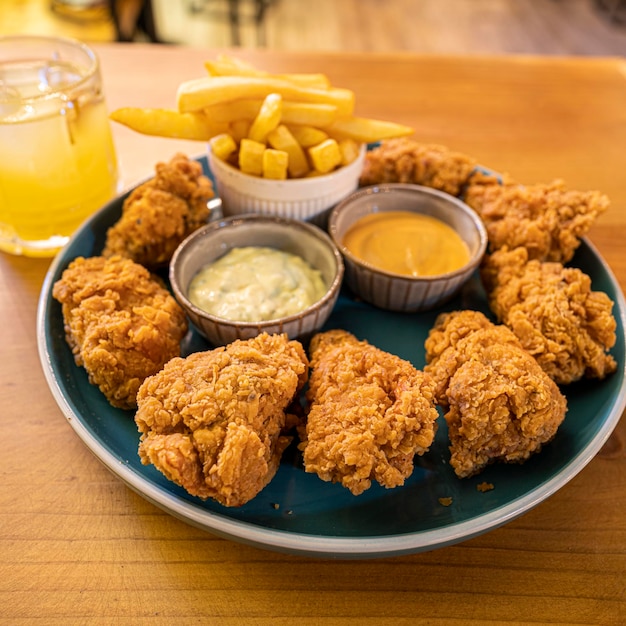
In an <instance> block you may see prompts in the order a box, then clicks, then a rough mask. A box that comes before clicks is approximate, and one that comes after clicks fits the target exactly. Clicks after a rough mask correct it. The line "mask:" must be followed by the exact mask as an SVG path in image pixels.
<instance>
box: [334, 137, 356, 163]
mask: <svg viewBox="0 0 626 626" xmlns="http://www.w3.org/2000/svg"><path fill="white" fill-rule="evenodd" d="M337 144H338V145H339V152H340V154H341V165H349V164H350V163H352V161H354V160H355V159H356V158H357V157H358V156H359V151H360V144H359V143H358V142H356V141H355V140H354V139H340V140H339V141H338V142H337Z"/></svg>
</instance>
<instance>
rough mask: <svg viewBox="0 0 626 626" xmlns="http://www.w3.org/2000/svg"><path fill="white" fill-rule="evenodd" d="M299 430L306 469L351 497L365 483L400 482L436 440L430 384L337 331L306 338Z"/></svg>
mask: <svg viewBox="0 0 626 626" xmlns="http://www.w3.org/2000/svg"><path fill="white" fill-rule="evenodd" d="M310 353H311V366H312V368H313V370H312V374H311V378H310V381H309V390H308V392H307V400H308V401H309V403H310V407H309V411H308V416H307V423H306V432H305V433H303V434H302V436H301V438H302V443H301V444H300V449H301V450H302V451H303V455H304V466H305V470H306V471H307V472H312V473H316V474H318V476H319V477H320V478H321V479H322V480H326V481H332V482H340V483H341V484H342V485H343V486H344V487H347V488H348V489H349V490H350V491H351V492H352V493H353V494H354V495H358V494H360V493H362V492H363V491H365V490H366V489H368V488H369V487H370V485H371V481H372V480H376V481H378V483H380V484H381V485H383V486H384V487H387V488H391V487H397V486H399V485H402V484H404V481H405V480H406V478H408V477H409V476H410V475H411V473H412V471H413V458H414V456H415V455H416V454H417V455H422V454H423V453H424V452H426V451H427V450H428V448H429V446H430V445H431V443H432V441H433V438H434V436H435V430H436V419H437V415H438V413H437V410H436V408H435V405H434V402H433V384H432V381H431V380H430V378H429V377H428V376H425V375H424V374H423V373H422V372H420V371H418V370H416V369H415V368H414V367H413V366H412V365H411V364H410V363H408V362H407V361H404V360H402V359H400V358H398V357H397V356H394V355H391V354H388V353H386V352H383V351H382V350H379V349H378V348H375V347H374V346H372V345H370V344H368V343H367V342H366V341H358V340H357V339H356V337H354V336H353V335H351V334H350V333H348V332H346V331H342V330H334V331H329V332H326V333H320V334H317V335H315V336H314V337H313V339H312V340H311V347H310Z"/></svg>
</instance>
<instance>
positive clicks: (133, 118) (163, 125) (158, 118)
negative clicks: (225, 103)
mask: <svg viewBox="0 0 626 626" xmlns="http://www.w3.org/2000/svg"><path fill="white" fill-rule="evenodd" d="M109 117H110V118H111V119H112V120H113V121H114V122H118V123H120V124H123V125H124V126H127V127H128V128H131V129H132V130H135V131H137V132H138V133H142V134H144V135H154V136H157V137H170V138H174V139H192V140H195V141H208V140H209V139H211V137H214V136H215V135H219V134H220V133H223V132H226V131H227V130H228V125H227V124H225V123H223V122H216V121H214V120H212V119H210V118H209V117H207V116H206V115H205V114H204V113H202V112H201V111H199V112H193V113H179V112H178V111H173V110H170V109H141V108H134V107H123V108H121V109H116V110H115V111H113V112H112V113H111V114H110V116H109Z"/></svg>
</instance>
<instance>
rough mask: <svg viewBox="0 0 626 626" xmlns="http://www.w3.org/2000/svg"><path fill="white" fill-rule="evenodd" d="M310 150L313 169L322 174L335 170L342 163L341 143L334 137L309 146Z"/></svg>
mask: <svg viewBox="0 0 626 626" xmlns="http://www.w3.org/2000/svg"><path fill="white" fill-rule="evenodd" d="M308 152H309V158H310V159H311V163H312V165H313V169H315V170H317V171H318V172H321V173H322V174H327V173H328V172H330V171H332V170H334V169H335V168H336V167H337V166H338V165H339V164H340V163H341V152H340V151H339V145H338V144H337V142H336V141H335V140H334V139H330V138H329V139H326V140H325V141H322V143H320V144H317V145H316V146H313V147H312V148H309V151H308Z"/></svg>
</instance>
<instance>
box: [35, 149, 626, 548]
mask: <svg viewBox="0 0 626 626" xmlns="http://www.w3.org/2000/svg"><path fill="white" fill-rule="evenodd" d="M201 162H202V164H203V166H204V167H205V171H207V173H208V170H207V164H206V160H204V159H201ZM124 197H125V196H122V197H120V198H117V199H116V200H114V201H112V202H110V203H109V204H108V205H106V206H105V207H104V208H103V209H102V210H101V211H100V212H98V213H97V214H95V215H94V216H93V217H92V218H91V219H90V220H89V221H87V222H86V223H85V224H84V225H83V226H82V227H81V229H80V230H79V231H78V232H77V233H76V235H75V236H74V237H73V238H72V239H71V241H70V242H69V243H68V245H67V246H66V247H65V248H64V249H63V250H62V251H61V252H60V253H59V255H58V256H57V258H56V259H55V260H54V262H53V263H52V265H51V267H50V270H49V272H48V275H47V277H46V280H45V283H44V285H43V289H42V293H41V298H40V303H39V311H38V320H37V336H38V345H39V351H40V357H41V362H42V365H43V369H44V372H45V375H46V378H47V381H48V384H49V385H50V389H51V390H52V393H53V395H54V398H55V400H56V402H57V403H58V405H59V407H60V408H61V410H62V412H63V414H64V415H65V417H66V418H67V420H68V422H69V423H70V425H71V427H72V428H73V429H74V430H75V432H76V433H77V434H78V436H79V437H80V438H81V439H82V441H83V442H84V443H85V444H86V445H87V447H88V448H89V449H90V450H91V451H92V452H93V453H94V454H95V455H96V457H98V459H100V461H102V462H103V463H104V465H105V466H106V467H108V468H109V469H110V470H111V471H112V472H113V473H114V474H115V475H116V476H118V477H119V478H120V479H122V480H123V481H124V482H125V483H126V484H127V485H128V486H129V487H130V488H132V489H134V490H135V491H136V492H138V493H139V494H140V495H141V496H143V497H144V498H145V499H147V500H149V501H150V502H152V503H154V504H155V505H157V506H158V507H161V508H162V509H164V510H165V511H167V512H169V513H170V514H172V515H174V516H176V517H178V518H180V519H182V520H184V521H186V522H188V523H190V524H193V525H195V526H199V527H200V528H203V529H205V530H207V531H209V532H211V533H214V534H216V535H219V536H222V537H226V538H229V539H234V540H237V541H241V542H244V543H248V544H252V545H255V546H259V547H263V548H268V549H273V550H279V551H284V552H289V553H295V554H306V555H313V556H325V557H333V558H370V557H380V556H390V555H399V554H406V553H412V552H419V551H424V550H431V549H434V548H438V547H442V546H447V545H451V544H454V543H457V542H460V541H463V540H466V539H469V538H470V537H474V536H476V535H479V534H481V533H484V532H486V531H488V530H491V529H493V528H496V527H498V526H500V525H502V524H505V523H506V522H509V521H511V520H512V519H514V518H516V517H517V516H519V515H521V514H523V513H525V512H526V511H528V510H529V509H531V508H532V507H534V506H535V505H537V504H539V503H540V502H541V501H543V500H545V499H546V498H548V497H549V496H551V495H552V494H553V493H555V492H556V491H557V490H558V489H560V488H561V487H563V486H564V485H565V484H566V483H567V482H568V481H570V480H571V479H572V478H573V477H574V476H575V475H576V474H577V473H578V472H580V471H581V470H582V469H583V468H584V467H585V465H587V463H589V461H591V459H592V458H593V457H594V456H595V455H596V453H597V452H598V451H599V450H600V448H601V447H602V445H603V444H604V442H605V441H606V440H607V438H608V437H609V435H610V434H611V432H612V431H613V429H614V428H615V426H616V424H617V422H618V420H619V418H620V416H621V414H622V411H623V410H624V406H625V405H626V394H625V393H624V373H625V372H624V363H625V359H624V351H625V341H624V311H625V310H626V307H625V303H624V297H623V295H622V293H621V291H620V289H619V286H618V284H617V282H616V280H615V278H614V277H613V275H612V273H611V271H610V270H609V268H608V267H607V265H606V264H605V263H604V262H603V260H602V258H601V257H600V255H599V254H598V252H597V251H596V250H595V249H594V248H593V247H592V246H591V245H590V244H589V243H588V242H586V241H585V242H583V244H582V245H581V247H580V249H579V250H578V252H577V254H576V257H575V258H574V260H573V262H572V265H575V266H577V267H580V268H582V269H583V270H584V271H585V272H587V273H588V274H589V275H590V276H591V278H592V281H593V288H594V289H595V290H601V291H605V292H606V293H608V295H609V296H610V297H611V298H612V299H613V301H614V302H615V310H614V312H615V314H616V317H617V343H616V346H615V348H614V349H613V351H612V353H613V355H614V357H615V358H616V359H617V361H618V363H619V364H620V367H619V368H618V371H617V372H616V373H615V374H614V375H612V376H610V377H609V378H608V379H606V380H604V381H600V382H599V381H584V382H581V383H577V384H575V385H571V386H569V387H567V388H565V389H564V392H565V394H566V396H567V398H568V402H569V411H568V413H567V416H566V418H565V421H564V423H563V424H562V426H561V428H560V429H559V431H558V433H557V436H556V438H555V439H554V440H553V441H552V442H551V443H550V444H549V445H547V446H545V447H544V449H543V450H542V452H541V453H540V454H538V455H535V456H534V457H533V458H531V459H530V460H528V461H527V462H526V463H525V464H524V465H502V464H498V465H492V466H490V467H489V468H487V469H486V470H485V471H484V472H483V473H482V474H480V475H479V476H476V477H474V478H469V479H464V480H460V479H458V478H457V477H456V476H455V474H454V472H453V470H452V469H451V467H450V466H449V465H448V463H447V460H448V456H449V455H448V443H447V432H446V428H445V422H444V420H443V419H440V427H439V431H438V433H437V437H436V440H435V442H434V444H433V446H432V447H431V449H430V451H429V452H428V453H427V454H425V455H424V456H423V457H420V458H418V459H417V460H416V461H415V471H414V472H413V475H412V476H411V477H410V478H409V479H408V480H407V482H406V484H405V485H404V486H403V487H399V488H396V489H391V490H386V489H384V488H382V487H379V486H378V485H374V486H372V488H371V489H369V490H368V491H366V492H365V493H363V494H362V495H360V496H353V495H351V494H350V492H349V491H347V490H346V489H345V488H343V487H341V486H340V485H337V484H331V483H326V482H323V481H321V480H320V479H319V478H318V477H317V476H316V475H313V474H306V473H305V472H304V470H303V468H302V464H301V458H300V456H299V453H298V451H297V449H296V446H295V445H294V444H292V446H291V447H290V448H288V450H287V451H286V453H285V455H284V457H283V460H282V463H281V466H280V469H279V471H278V473H277V475H276V476H275V478H274V479H273V481H272V482H271V483H270V484H269V485H268V486H267V487H266V488H265V489H264V490H263V491H262V492H261V493H260V494H259V495H258V496H257V497H256V498H255V499H254V500H252V501H251V502H249V503H248V504H246V505H244V506H242V507H240V508H226V507H223V506H221V505H220V504H217V503H215V502H213V501H206V502H203V501H202V500H200V499H198V498H195V497H193V496H190V495H189V494H187V493H186V492H185V491H184V490H183V489H181V488H179V487H177V486H176V485H174V484H173V483H171V482H169V481H168V480H166V479H165V478H164V477H163V476H162V475H161V474H160V473H159V472H158V471H157V470H156V469H154V467H152V466H144V465H142V464H141V463H140V461H139V456H138V454H137V446H138V441H139V434H138V432H137V428H136V426H135V423H134V421H133V413H132V412H128V411H122V410H119V409H115V408H113V407H111V406H110V405H109V403H108V402H107V401H106V400H105V398H104V396H102V394H101V393H100V391H99V390H98V389H97V388H95V387H94V386H92V385H90V384H89V382H88V380H87V375H86V374H85V371H84V370H83V369H82V368H79V367H77V366H76V365H75V364H74V359H73V357H72V353H71V351H70V349H69V348H68V346H67V344H66V342H65V336H64V330H63V318H62V315H61V307H60V305H59V303H58V302H56V301H55V300H54V299H53V298H52V286H53V284H54V282H55V281H56V280H58V279H59V278H60V276H61V273H62V272H63V270H64V269H65V268H66V267H67V265H68V264H69V262H70V261H71V260H72V259H74V258H75V257H77V256H81V255H82V256H86V257H87V256H93V255H97V254H99V253H100V251H101V249H102V246H103V243H104V236H105V233H106V230H107V228H108V227H109V226H110V225H112V224H113V223H114V222H115V221H117V219H118V218H119V216H120V213H121V207H122V202H123V199H124ZM458 308H475V309H479V310H482V311H483V312H485V313H488V309H487V304H486V300H485V295H484V293H483V291H482V287H481V285H480V282H479V280H478V278H477V277H475V278H474V279H473V280H472V281H471V282H470V283H469V284H468V285H467V287H466V288H465V289H464V290H463V292H462V293H461V294H460V295H459V296H458V298H457V299H456V300H454V301H453V302H450V303H449V304H448V305H447V306H446V307H445V310H453V309H458ZM441 310H444V309H440V310H438V311H433V312H430V313H422V314H394V313H388V312H385V311H382V310H378V309H375V308H373V307H371V306H369V305H366V304H363V303H361V302H356V301H355V300H353V299H352V298H351V297H350V295H349V294H348V293H342V295H341V296H340V298H339V301H338V303H337V305H336V308H335V310H334V312H333V314H332V316H331V318H330V319H329V321H328V323H327V325H326V327H327V328H328V329H330V328H344V329H347V330H349V331H351V332H352V333H354V334H355V335H356V336H357V337H359V338H362V339H367V340H368V341H369V342H370V343H372V344H374V345H376V346H378V347H379V348H381V349H383V350H387V351H389V352H391V353H394V354H397V355H398V356H400V357H402V358H404V359H407V360H409V361H411V362H412V363H413V365H414V366H415V367H417V368H422V367H423V366H424V364H425V362H424V340H425V339H426V336H427V334H428V331H429V329H430V328H431V327H432V325H433V323H434V320H435V317H436V315H437V313H439V312H440V311H441ZM210 347H211V346H209V345H208V344H207V343H206V342H205V340H204V339H202V338H201V337H200V336H199V335H198V334H197V333H195V332H193V331H192V332H190V333H189V334H188V336H187V338H186V340H185V342H184V345H183V352H184V353H185V354H188V353H190V352H193V351H197V350H204V349H209V348H210ZM483 481H487V482H490V483H492V484H493V486H494V489H493V490H491V491H488V492H485V493H481V492H480V491H478V490H477V485H478V484H479V483H482V482H483ZM440 498H450V499H451V504H449V506H444V505H443V504H441V503H440V500H439V499H440Z"/></svg>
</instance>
